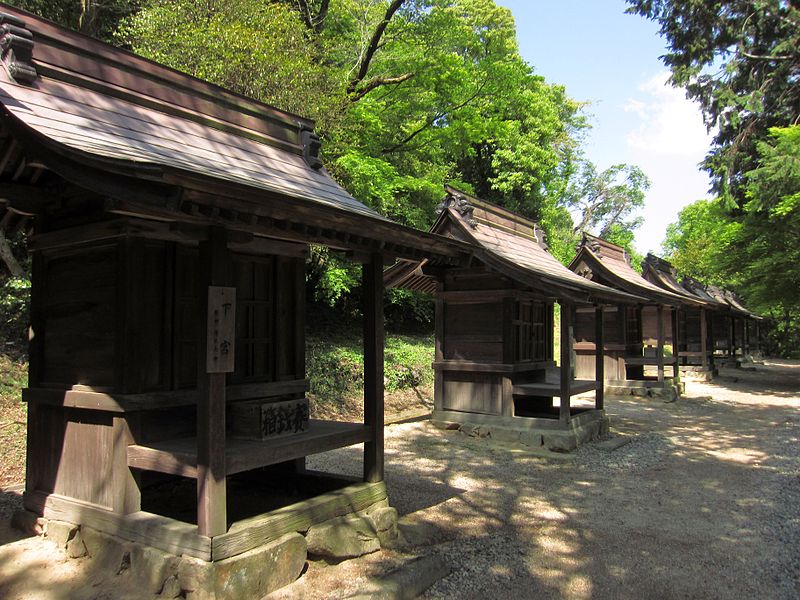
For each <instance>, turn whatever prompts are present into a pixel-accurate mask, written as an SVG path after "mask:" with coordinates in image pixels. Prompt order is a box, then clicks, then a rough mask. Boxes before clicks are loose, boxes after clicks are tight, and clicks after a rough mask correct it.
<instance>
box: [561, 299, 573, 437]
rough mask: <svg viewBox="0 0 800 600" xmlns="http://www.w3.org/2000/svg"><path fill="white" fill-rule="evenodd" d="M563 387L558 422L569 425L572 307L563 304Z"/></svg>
mask: <svg viewBox="0 0 800 600" xmlns="http://www.w3.org/2000/svg"><path fill="white" fill-rule="evenodd" d="M560 304H561V364H560V365H559V366H560V373H561V385H560V394H561V395H560V400H561V404H560V405H559V409H558V420H559V421H560V422H561V423H562V424H567V423H569V403H570V387H571V384H572V306H571V305H570V304H567V303H566V302H561V303H560Z"/></svg>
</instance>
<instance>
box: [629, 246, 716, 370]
mask: <svg viewBox="0 0 800 600" xmlns="http://www.w3.org/2000/svg"><path fill="white" fill-rule="evenodd" d="M642 271H643V272H642V276H643V277H644V278H645V279H646V280H647V281H649V282H650V283H653V284H655V285H657V286H659V287H661V288H663V289H665V290H668V291H670V292H672V293H674V294H678V295H679V296H686V297H687V298H688V299H689V300H691V301H692V302H691V303H686V304H684V305H683V306H682V307H681V309H680V310H679V311H678V319H677V335H676V336H675V337H674V338H673V340H676V341H677V343H675V347H674V349H673V354H675V356H676V357H677V358H678V364H679V366H680V371H681V374H682V375H684V376H690V377H693V378H698V379H704V380H709V379H711V378H712V377H713V375H714V374H715V368H714V334H713V315H714V312H715V311H719V310H722V309H723V308H727V306H724V307H723V306H722V305H720V303H719V302H718V301H716V300H715V299H714V298H713V297H711V296H710V295H709V294H708V293H707V292H706V291H705V289H704V286H702V285H700V284H699V282H693V284H692V286H691V287H689V286H688V285H687V284H686V282H685V281H684V282H683V283H681V282H679V280H678V272H677V269H675V267H673V266H672V265H671V264H670V263H669V262H668V261H666V260H664V259H663V258H659V257H657V256H654V255H653V254H648V255H647V257H646V258H645V260H644V263H643V264H642Z"/></svg>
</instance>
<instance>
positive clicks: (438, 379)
mask: <svg viewBox="0 0 800 600" xmlns="http://www.w3.org/2000/svg"><path fill="white" fill-rule="evenodd" d="M443 291H444V284H443V283H441V282H439V283H437V284H436V309H435V310H436V312H435V313H434V344H435V355H434V358H435V360H436V362H437V363H439V362H441V361H443V360H444V311H445V310H446V309H445V303H444V300H443V299H442V298H441V296H439V294H440V293H441V292H443ZM443 409H444V371H442V370H441V369H436V370H435V371H434V373H433V410H434V411H441V410H443Z"/></svg>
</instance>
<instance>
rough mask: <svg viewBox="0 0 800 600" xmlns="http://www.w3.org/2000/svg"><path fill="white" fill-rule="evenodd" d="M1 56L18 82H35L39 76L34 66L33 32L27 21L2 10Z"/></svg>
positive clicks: (0, 16) (0, 27)
mask: <svg viewBox="0 0 800 600" xmlns="http://www.w3.org/2000/svg"><path fill="white" fill-rule="evenodd" d="M0 56H2V61H3V66H4V67H5V68H6V71H8V74H9V75H10V76H11V77H12V79H14V81H16V82H18V83H33V81H34V80H35V79H36V77H37V76H38V73H37V72H36V67H34V66H33V34H32V33H31V32H30V30H29V29H27V28H26V27H25V21H23V20H22V19H20V18H18V17H15V16H14V15H9V14H7V13H2V12H0Z"/></svg>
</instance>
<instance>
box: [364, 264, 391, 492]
mask: <svg viewBox="0 0 800 600" xmlns="http://www.w3.org/2000/svg"><path fill="white" fill-rule="evenodd" d="M362 269H363V270H362V286H361V289H362V293H363V295H364V297H363V300H364V302H363V307H364V310H363V312H364V323H363V325H364V424H365V425H368V426H369V427H370V428H371V431H372V435H371V439H370V441H369V442H367V443H365V444H364V481H366V482H370V483H375V482H378V481H383V477H384V473H383V467H384V465H383V440H384V438H383V434H384V432H383V422H384V405H383V403H384V389H383V375H384V373H383V369H384V362H383V361H384V342H385V333H384V322H383V257H382V256H381V255H380V254H373V255H372V256H371V257H370V261H369V262H368V263H366V264H364V265H363V267H362Z"/></svg>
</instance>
